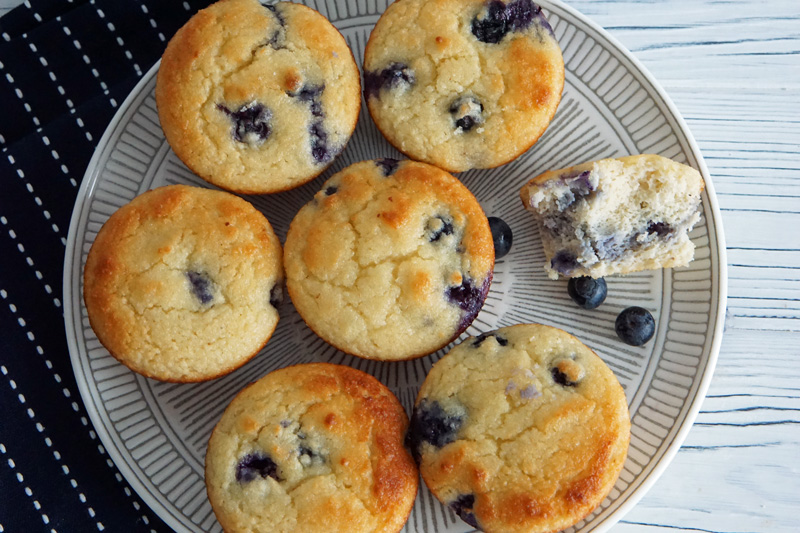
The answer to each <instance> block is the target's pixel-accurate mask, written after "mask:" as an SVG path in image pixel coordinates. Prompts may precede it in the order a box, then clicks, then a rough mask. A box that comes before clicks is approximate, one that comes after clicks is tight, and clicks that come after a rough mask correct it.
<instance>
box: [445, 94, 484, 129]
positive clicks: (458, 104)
mask: <svg viewBox="0 0 800 533" xmlns="http://www.w3.org/2000/svg"><path fill="white" fill-rule="evenodd" d="M449 111H450V114H451V115H453V120H454V121H455V126H456V129H460V130H461V131H469V130H471V129H472V128H474V127H475V126H477V125H478V124H483V104H482V103H480V102H479V101H478V99H477V98H475V97H473V96H463V97H461V98H457V99H456V100H454V101H453V103H452V104H450V108H449Z"/></svg>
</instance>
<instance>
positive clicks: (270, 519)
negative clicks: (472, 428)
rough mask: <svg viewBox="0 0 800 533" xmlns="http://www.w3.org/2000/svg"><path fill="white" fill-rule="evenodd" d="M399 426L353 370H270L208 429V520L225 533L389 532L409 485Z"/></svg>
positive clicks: (392, 407)
mask: <svg viewBox="0 0 800 533" xmlns="http://www.w3.org/2000/svg"><path fill="white" fill-rule="evenodd" d="M407 426H408V418H407V417H406V414H405V411H403V407H402V406H401V405H400V403H399V402H398V401H397V398H395V396H394V395H393V394H392V393H391V392H390V391H389V390H388V389H387V388H386V387H384V386H383V385H382V384H381V383H380V382H378V380H376V379H375V378H373V377H372V376H370V375H368V374H365V373H364V372H361V371H360V370H355V369H353V368H350V367H347V366H340V365H331V364H327V363H316V364H307V365H298V366H293V367H289V368H284V369H282V370H276V371H274V372H272V373H270V374H268V375H267V376H265V377H263V378H262V379H260V380H259V381H257V382H255V383H254V384H252V385H250V386H249V387H247V388H246V389H244V390H243V391H242V392H241V393H239V395H238V396H237V397H236V398H234V400H233V401H232V402H231V404H230V405H229V406H228V408H227V409H226V410H225V413H224V414H223V415H222V419H221V420H220V421H219V423H218V424H217V426H216V427H215V428H214V432H213V433H212V435H211V440H210V441H209V443H208V452H207V453H206V488H207V490H208V497H209V499H210V501H211V506H212V507H213V509H214V513H215V514H216V515H217V519H218V520H219V522H220V523H221V524H222V527H223V528H224V529H225V531H228V532H234V531H248V532H264V533H281V532H295V531H298V532H299V531H302V532H304V533H314V532H325V533H329V532H330V533H333V532H343V533H344V532H347V533H349V532H352V531H358V532H386V533H392V532H397V531H399V530H400V529H401V528H402V527H403V524H404V523H405V522H406V520H407V518H408V515H409V513H410V512H411V507H412V505H413V504H414V497H415V495H416V492H417V484H418V474H417V469H416V466H415V465H414V461H413V460H412V459H411V456H410V455H409V453H408V452H407V451H406V449H405V448H404V447H403V434H404V433H405V431H406V428H407Z"/></svg>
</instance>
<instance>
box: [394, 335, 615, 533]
mask: <svg viewBox="0 0 800 533" xmlns="http://www.w3.org/2000/svg"><path fill="white" fill-rule="evenodd" d="M629 439H630V418H629V414H628V407H627V403H626V400H625V393H624V392H623V390H622V387H621V386H620V384H619V382H618V381H617V379H616V377H615V376H614V374H613V373H612V372H611V370H610V369H609V368H608V367H607V366H606V365H605V363H603V361H602V360H601V359H600V358H599V357H598V356H597V355H595V353H594V352H592V350H590V349H589V348H587V347H586V346H585V345H583V344H582V343H581V342H580V341H579V340H578V339H576V338H575V337H573V336H572V335H569V334H568V333H566V332H564V331H561V330H559V329H556V328H552V327H548V326H541V325H538V324H521V325H517V326H511V327H507V328H501V329H498V330H497V331H494V332H491V333H487V334H485V335H481V336H479V337H471V338H469V339H466V340H465V341H463V342H462V343H461V344H459V345H458V346H456V347H455V348H453V349H452V350H451V351H450V352H449V353H448V354H447V355H446V356H445V357H444V358H442V359H441V360H440V361H439V362H438V363H436V364H435V365H434V366H433V368H432V369H431V371H430V373H429V374H428V376H427V378H426V379H425V382H424V383H423V385H422V388H421V389H420V392H419V396H418V397H417V402H416V405H415V407H414V413H413V415H412V418H411V425H410V428H409V432H408V437H407V442H408V444H409V446H410V447H411V449H412V453H413V454H414V455H415V458H416V459H417V460H418V462H419V464H420V471H421V473H422V477H423V479H424V480H425V483H426V484H427V485H428V488H429V489H430V490H431V492H433V494H434V495H436V497H437V498H438V499H439V500H440V501H441V502H442V503H444V504H446V505H448V506H450V507H451V508H452V509H453V510H454V511H455V512H456V513H457V514H458V515H459V516H460V517H461V518H462V519H463V520H464V521H465V522H467V523H468V524H470V525H471V526H473V527H476V528H480V529H483V530H484V531H487V532H493V531H503V532H526V533H534V532H536V533H545V532H554V531H560V530H562V529H564V528H567V527H570V526H572V525H574V524H576V523H577V522H578V521H580V520H581V519H582V518H584V517H585V516H587V515H588V514H589V513H590V512H592V510H593V509H595V507H597V506H598V505H599V504H600V502H601V501H602V500H603V499H604V498H605V497H606V495H607V494H608V493H609V492H610V490H611V488H612V487H613V485H614V483H615V482H616V479H617V477H618V475H619V473H620V471H621V469H622V466H623V463H624V461H625V457H626V454H627V449H628V442H629Z"/></svg>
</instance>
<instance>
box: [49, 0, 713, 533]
mask: <svg viewBox="0 0 800 533" xmlns="http://www.w3.org/2000/svg"><path fill="white" fill-rule="evenodd" d="M310 5H311V6H312V7H314V8H315V9H317V10H318V11H320V12H322V13H323V14H324V15H326V16H327V17H328V18H329V19H330V20H331V21H332V22H333V23H334V24H335V25H336V26H337V27H338V28H339V30H340V31H341V32H342V34H343V35H344V36H345V38H346V39H347V42H348V43H349V45H350V46H351V47H352V49H353V52H354V54H355V57H356V58H359V59H360V58H363V52H364V45H365V43H366V41H367V38H368V37H369V32H370V30H371V29H372V27H373V25H374V24H375V22H376V21H377V19H378V16H379V15H380V13H381V12H383V10H384V9H385V7H386V3H385V0H377V1H365V2H355V1H352V0H351V1H344V0H325V1H323V0H320V1H313V2H312V3H311V4H310ZM542 6H543V7H544V8H545V11H546V12H547V14H548V18H549V20H550V22H551V25H552V26H553V29H554V30H555V34H556V37H557V38H558V41H559V42H560V43H561V47H562V49H563V51H564V60H565V63H566V84H565V87H564V93H563V98H562V100H561V105H560V107H559V109H558V112H557V114H556V116H555V118H554V120H553V122H552V124H551V125H550V127H549V129H548V130H547V132H546V133H545V135H544V136H543V137H542V138H541V139H540V140H539V142H538V143H536V144H535V145H534V146H533V148H532V149H530V150H529V151H528V152H527V153H525V154H524V155H523V156H522V157H520V158H519V159H518V160H516V161H514V162H512V163H510V164H508V165H505V166H503V167H500V168H497V169H493V170H477V171H470V172H466V173H463V174H461V175H460V179H461V180H462V181H463V182H464V184H465V185H467V186H468V187H469V188H470V189H471V190H472V192H473V193H474V194H475V195H476V196H477V198H478V200H479V201H480V202H481V204H482V206H483V208H484V210H485V211H486V213H487V215H489V216H498V217H500V218H502V219H504V220H505V221H506V222H508V223H509V225H510V226H511V228H512V229H513V231H514V246H513V248H512V249H511V253H510V254H509V255H507V256H506V257H505V258H503V259H501V260H499V261H498V262H497V264H496V270H495V273H494V283H493V284H492V287H491V291H490V292H489V296H488V298H487V300H486V304H485V306H484V308H483V310H482V312H481V313H480V315H479V316H478V318H477V320H476V321H475V322H474V323H473V324H472V326H471V327H470V328H469V330H468V331H467V334H468V335H475V334H478V333H480V332H485V331H489V330H492V329H495V328H498V327H501V326H508V325H512V324H517V323H524V322H539V323H543V324H549V325H553V326H556V327H559V328H562V329H565V330H567V331H569V332H570V333H572V334H574V335H576V336H577V337H578V338H580V339H581V340H582V341H583V342H585V343H586V344H588V345H589V346H590V347H591V348H593V349H594V350H595V351H596V352H597V353H598V354H599V355H600V356H601V357H602V358H603V359H604V360H605V361H606V362H607V363H608V365H609V366H610V367H611V369H612V370H613V371H614V372H615V373H616V375H617V377H618V378H619V380H620V382H621V383H622V385H623V387H624V388H625V392H626V395H627V398H628V403H629V405H630V412H631V416H632V421H633V425H632V436H631V446H630V452H629V455H628V459H627V461H626V463H625V467H624V470H623V472H622V475H621V476H620V478H619V480H618V481H617V484H616V486H615V487H614V489H613V490H612V492H611V494H610V495H609V497H608V498H607V499H606V500H605V501H604V502H603V503H602V505H601V506H600V507H599V508H598V509H597V510H596V511H595V512H594V513H592V514H591V515H590V516H588V517H587V518H586V519H585V520H584V521H582V522H580V523H579V524H577V525H576V526H575V528H574V529H572V530H570V531H589V530H592V531H605V530H606V529H608V528H609V527H610V526H611V525H613V524H614V523H615V522H616V521H617V520H619V519H620V517H621V516H622V515H623V514H624V513H625V512H626V511H627V510H628V509H630V508H631V507H632V506H633V505H634V504H635V503H636V501H638V500H639V499H640V498H641V497H642V495H643V494H644V492H645V491H646V490H647V489H648V488H649V487H650V486H651V485H652V484H653V482H654V481H655V479H656V478H657V477H658V476H659V474H660V473H661V472H662V471H663V470H664V469H665V468H666V466H667V464H668V463H669V461H670V460H671V459H672V457H673V456H674V455H675V453H676V452H677V450H678V448H679V447H680V445H681V442H683V440H684V438H685V436H686V433H687V432H688V430H689V428H690V426H691V424H692V421H693V420H694V418H695V416H696V414H697V411H698V409H699V406H700V403H701V401H702V399H703V396H704V395H705V391H706V388H707V386H708V383H709V380H710V378H711V374H712V372H713V367H714V362H715V360H716V356H717V352H718V349H719V345H720V341H721V335H722V322H723V318H724V309H725V290H726V276H725V257H724V250H725V246H724V242H723V236H722V226H721V218H720V214H719V210H718V208H717V201H716V197H715V196H714V189H713V186H712V183H711V181H710V180H709V176H708V172H707V170H706V167H705V164H704V163H703V160H702V157H701V155H700V152H699V150H698V148H697V145H696V144H695V142H694V140H693V139H692V136H691V134H690V133H689V131H688V130H687V128H686V125H685V124H684V122H683V120H682V119H681V118H680V116H679V115H678V113H677V111H676V110H675V108H674V106H673V105H672V104H671V102H670V101H669V99H668V97H667V96H666V94H665V93H664V91H663V90H662V89H661V88H660V87H659V86H658V84H657V83H656V82H655V80H654V79H653V78H652V77H651V76H650V75H649V74H648V73H647V72H646V71H645V70H644V69H643V68H642V66H641V65H640V64H639V63H638V62H637V61H636V60H635V59H634V58H633V57H632V56H631V54H630V53H629V52H627V51H626V50H625V49H624V48H623V47H622V46H621V45H619V44H618V43H617V42H616V41H615V40H614V39H612V38H611V37H609V36H608V35H607V34H606V33H605V32H604V31H603V30H602V29H601V28H599V27H598V26H597V25H595V24H594V23H592V22H591V21H589V20H587V19H586V18H584V17H583V16H582V15H580V14H579V13H577V12H575V11H574V10H572V9H570V8H568V7H567V6H565V5H563V4H561V3H559V2H542ZM157 67H158V66H157V65H156V67H154V68H153V69H152V70H151V71H150V72H148V73H147V74H146V75H145V76H144V78H143V79H142V80H141V82H140V83H139V84H138V86H137V87H136V88H135V89H134V91H133V93H132V94H131V95H130V97H129V98H128V99H127V100H126V101H125V103H124V104H123V105H122V107H121V108H120V110H119V112H118V113H117V115H116V117H115V118H114V120H113V121H112V123H111V125H110V126H109V127H108V130H107V131H106V133H105V135H104V136H103V138H102V140H101V141H100V144H99V146H98V148H97V151H96V153H95V155H94V158H93V159H92V161H91V163H90V165H89V168H88V170H87V173H86V176H85V178H84V180H83V184H82V187H81V190H80V193H79V195H78V200H77V203H76V205H75V211H74V214H73V217H72V224H71V226H70V231H69V240H68V244H67V256H66V265H65V271H64V302H65V322H66V328H67V337H68V341H69V346H70V355H71V357H72V364H73V367H74V370H75V375H76V377H77V380H78V384H79V386H80V392H81V395H82V397H83V400H84V402H85V404H86V408H87V410H88V412H89V414H90V415H91V418H92V422H93V423H94V426H95V429H96V430H97V433H98V435H100V437H101V439H102V441H103V444H104V445H105V447H106V449H107V451H108V453H109V454H110V456H111V457H112V458H113V459H114V461H115V462H116V464H117V466H118V467H119V469H120V471H121V472H122V473H123V475H124V476H125V477H126V478H127V480H128V482H129V483H130V484H131V486H132V487H133V488H134V489H135V490H136V491H137V492H138V493H139V495H140V496H141V498H142V499H143V500H144V501H145V502H146V503H147V504H148V505H150V507H151V508H152V509H153V510H154V511H155V512H156V513H157V514H158V515H159V516H160V517H161V518H162V519H163V520H164V521H165V522H166V523H167V524H169V525H170V526H172V527H173V528H174V529H175V530H177V531H221V528H220V526H219V524H218V523H217V521H216V520H215V518H214V514H213V512H212V510H211V507H210V505H209V503H208V500H207V498H206V491H205V486H204V483H203V458H204V454H205V449H206V442H207V440H208V437H209V435H210V433H211V430H212V428H213V427H214V424H215V423H216V422H217V420H218V419H219V417H220V415H221V414H222V411H223V410H224V408H225V406H226V405H227V404H228V402H229V401H230V400H231V399H232V398H233V396H234V395H235V394H236V393H237V392H238V391H239V390H240V389H242V388H243V387H244V386H245V385H246V384H248V383H250V382H252V381H254V380H256V379H258V378H259V377H261V376H263V375H264V374H266V373H267V372H269V371H271V370H274V369H276V368H280V367H283V366H287V365H291V364H296V363H301V362H311V361H329V362H333V363H341V364H346V365H351V366H354V367H356V368H359V369H361V370H364V371H366V372H369V373H371V374H373V375H374V376H375V377H377V378H378V379H380V380H381V381H382V382H383V383H385V384H386V385H388V386H389V387H390V388H391V389H392V390H393V391H394V393H395V394H396V395H397V396H398V398H400V401H401V402H402V403H403V405H404V406H405V407H406V409H407V410H408V411H410V408H411V405H412V403H413V401H414V398H415V396H416V392H417V389H418V387H419V385H420V383H421V381H422V380H423V379H424V377H425V375H426V373H427V372H428V370H429V369H430V367H431V365H432V364H433V363H434V362H435V361H437V360H438V359H439V358H440V357H441V356H442V355H443V353H444V351H440V352H437V353H436V354H434V355H431V356H429V357H424V358H421V359H417V360H415V361H409V362H403V363H391V364H389V363H379V362H374V361H366V360H361V359H357V358H354V357H351V356H348V355H346V354H343V353H341V352H339V351H337V350H335V349H333V348H331V347H330V346H329V345H327V344H326V343H325V342H323V341H321V340H320V339H319V338H317V337H316V335H314V333H312V332H311V330H309V329H308V328H307V327H306V326H305V324H304V323H303V321H302V320H301V319H300V317H299V316H298V314H297V313H296V312H295V310H294V308H293V307H292V305H291V303H285V304H284V305H283V306H282V307H281V310H280V313H281V321H280V323H279V325H278V328H277V330H276V332H275V334H274V335H273V337H272V339H271V340H270V342H269V343H268V344H267V346H266V348H265V349H264V350H263V351H262V353H261V354H260V355H259V356H257V357H255V358H254V359H253V360H252V361H250V362H249V363H248V364H247V365H245V366H244V367H242V368H240V369H239V370H238V371H236V372H234V373H233V374H230V375H228V376H226V377H223V378H220V379H217V380H214V381H211V382H207V383H200V384H189V385H182V384H169V383H160V382H157V381H153V380H149V379H145V378H143V377H141V376H138V375H136V374H134V373H132V372H130V371H129V370H127V369H126V368H125V367H124V366H122V365H120V364H119V363H117V362H116V360H115V359H114V358H113V357H111V356H110V355H109V354H108V352H107V351H106V350H105V349H104V348H103V347H102V346H101V345H100V343H99V342H98V341H97V338H96V336H95V334H94V332H93V331H92V329H91V328H90V327H89V322H88V319H87V316H86V309H85V307H84V305H83V299H82V297H81V294H82V272H83V265H84V263H85V261H86V254H87V252H88V251H89V248H90V246H91V244H92V242H93V240H94V238H95V235H96V234H97V231H98V230H99V229H100V226H101V225H102V224H103V222H105V220H106V219H107V218H108V216H109V215H110V214H111V213H113V212H114V211H115V210H116V209H118V208H119V207H120V206H122V205H123V204H125V203H127V202H129V201H130V200H131V199H133V197H134V196H136V195H138V194H140V193H142V192H144V191H146V190H148V189H151V188H153V187H157V186H161V185H165V184H172V183H187V184H192V185H197V186H201V187H206V186H208V185H207V184H206V183H205V182H204V181H202V180H201V179H199V178H197V177H196V176H195V175H193V174H192V173H191V172H190V171H189V170H188V169H187V168H186V167H185V166H184V165H183V164H182V163H181V162H180V161H179V160H178V159H177V158H176V157H175V155H174V154H173V152H172V151H171V150H170V148H169V146H168V145H167V143H166V141H165V140H164V135H163V134H162V131H161V128H160V126H159V122H158V116H157V113H156V105H155V100H154V88H155V79H156V69H157ZM637 153H657V154H661V155H663V156H666V157H669V158H672V159H674V160H676V161H679V162H682V163H686V164H689V165H691V166H693V167H695V168H697V169H699V170H700V171H701V172H702V173H703V176H704V177H705V179H706V189H705V192H704V193H703V208H702V214H703V217H702V220H701V222H700V223H699V224H698V225H697V227H696V228H695V229H694V231H692V233H691V237H692V240H693V241H694V243H695V244H696V245H697V251H696V254H695V260H694V261H693V262H692V263H691V265H690V266H689V267H687V268H681V269H675V270H663V271H652V272H643V273H639V274H633V275H629V276H624V277H612V278H608V280H607V281H608V294H609V296H608V300H606V303H605V304H603V305H602V306H601V307H600V308H599V309H596V310H593V311H585V310H582V309H579V308H578V307H577V306H575V305H574V304H572V302H571V301H570V300H569V297H568V296H567V290H566V281H563V280H562V281H550V280H548V279H547V278H546V276H545V274H544V270H543V268H542V265H543V263H544V254H543V252H542V248H541V244H540V242H539V237H538V232H537V229H536V228H535V225H534V223H533V220H532V219H531V217H530V215H529V214H528V213H527V212H526V211H525V210H524V209H523V208H522V205H521V202H520V200H519V196H518V191H519V188H520V187H521V185H522V184H524V183H525V182H526V181H527V180H528V179H529V178H530V177H532V176H534V175H536V174H538V173H540V172H542V171H544V170H547V169H551V168H560V167H565V166H568V165H571V164H576V163H580V162H584V161H589V160H594V159H601V158H604V157H618V156H623V155H628V154H637ZM392 156H394V157H400V154H399V153H397V152H396V151H395V150H394V149H393V148H392V147H391V146H390V145H389V144H388V143H387V142H386V141H385V140H384V139H383V138H382V136H381V135H380V134H379V133H378V131H377V129H376V128H375V125H374V124H373V122H372V120H371V119H370V117H369V114H368V113H367V111H366V107H363V106H362V111H361V118H360V121H359V123H358V126H357V128H356V132H355V135H354V136H353V138H352V140H351V141H350V144H349V145H348V147H347V149H346V150H345V151H344V153H343V154H342V155H341V156H340V157H339V158H338V159H337V160H336V162H335V163H334V165H333V166H332V168H330V169H328V171H327V172H326V173H325V174H324V175H323V176H321V177H320V178H318V179H317V180H314V181H313V182H311V183H309V184H307V185H305V186H303V187H300V188H298V189H295V190H293V191H289V192H285V193H280V194H276V195H272V196H260V197H259V196H252V197H247V199H248V200H249V201H250V202H252V203H253V204H254V205H255V206H256V207H258V208H259V209H260V210H262V211H263V212H264V213H265V214H266V215H267V217H268V218H269V220H270V222H271V223H272V225H273V227H274V228H275V230H276V232H277V233H278V235H279V236H280V238H281V241H283V240H284V238H285V236H286V231H287V229H288V227H289V223H290V221H291V219H292V217H293V216H294V214H295V213H296V212H297V210H298V209H299V208H300V207H301V206H302V205H303V204H305V203H306V202H307V201H309V200H310V199H311V197H312V196H313V194H314V193H315V192H316V191H317V190H318V189H319V188H320V186H321V184H322V182H323V181H324V180H325V179H327V177H329V176H330V175H331V174H332V173H334V172H336V171H338V170H340V169H342V168H344V167H345V166H347V165H349V164H351V163H354V162H356V161H361V160H364V159H373V158H376V157H392ZM630 305H639V306H642V307H645V308H647V309H649V310H650V311H651V312H652V313H653V315H654V317H655V319H656V322H657V324H658V326H657V331H656V335H655V337H654V338H653V340H652V341H650V342H649V343H647V344H646V345H645V346H644V347H641V348H633V347H630V346H627V345H625V344H623V343H622V342H620V341H619V340H618V339H617V337H616V335H615V333H614V319H615V317H616V315H617V314H618V313H619V312H620V311H621V310H622V309H623V308H625V307H628V306H630ZM464 336H466V334H465V335H464ZM468 530H470V528H469V527H468V526H467V525H466V524H464V523H463V522H461V521H460V520H459V519H458V518H457V517H456V516H455V515H454V514H453V513H452V512H451V511H450V510H448V509H447V508H445V507H444V506H442V505H441V504H439V503H438V502H437V501H436V500H435V499H434V498H433V497H432V496H431V494H430V493H429V492H427V490H426V489H425V488H424V487H422V488H421V490H420V492H419V494H418V497H417V502H416V505H415V506H414V510H413V512H412V513H411V516H410V518H409V521H408V524H407V525H406V529H405V530H404V531H409V532H412V531H413V532H434V531H435V532H437V533H438V532H451V531H452V532H455V531H468Z"/></svg>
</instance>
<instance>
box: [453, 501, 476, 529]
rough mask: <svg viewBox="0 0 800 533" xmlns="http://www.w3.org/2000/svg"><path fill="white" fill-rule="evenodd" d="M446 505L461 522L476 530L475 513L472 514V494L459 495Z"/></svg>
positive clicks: (473, 502)
mask: <svg viewBox="0 0 800 533" xmlns="http://www.w3.org/2000/svg"><path fill="white" fill-rule="evenodd" d="M448 505H449V506H450V508H451V509H452V510H453V511H455V513H456V514H457V515H458V516H460V517H461V520H463V521H464V522H466V523H467V524H469V525H471V526H472V527H474V528H478V520H477V519H476V518H475V513H473V512H472V509H473V507H474V506H475V495H474V494H461V495H459V496H458V498H456V499H455V500H453V501H452V502H450V503H449V504H448Z"/></svg>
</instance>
